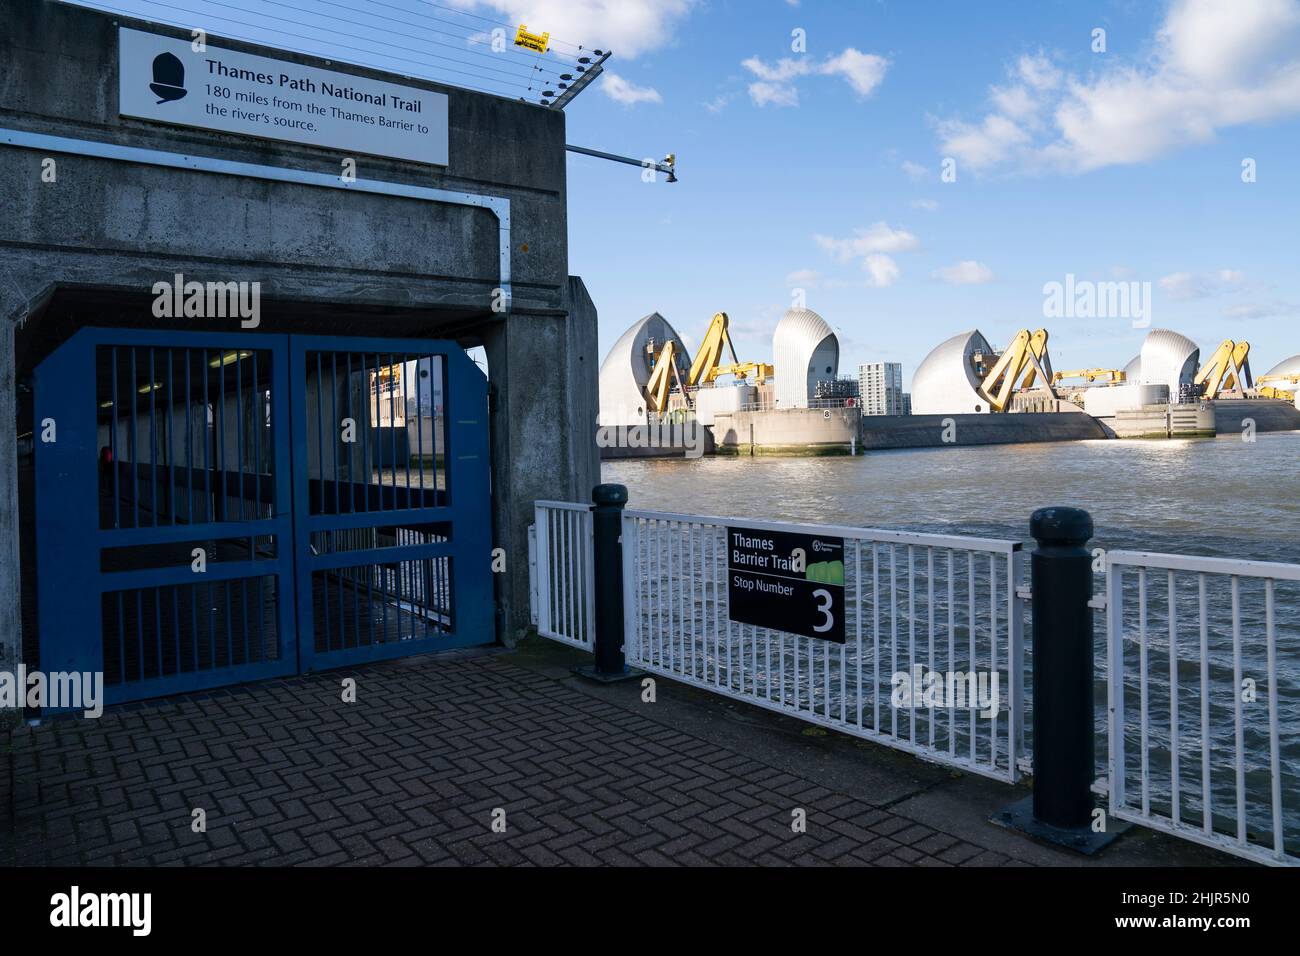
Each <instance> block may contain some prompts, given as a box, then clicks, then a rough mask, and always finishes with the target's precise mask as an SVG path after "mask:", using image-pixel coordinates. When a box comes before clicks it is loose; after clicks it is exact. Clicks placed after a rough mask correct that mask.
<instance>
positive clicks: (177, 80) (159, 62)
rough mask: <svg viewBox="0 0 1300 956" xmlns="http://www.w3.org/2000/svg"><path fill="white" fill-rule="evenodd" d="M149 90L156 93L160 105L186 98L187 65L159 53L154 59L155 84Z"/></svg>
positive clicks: (169, 55)
mask: <svg viewBox="0 0 1300 956" xmlns="http://www.w3.org/2000/svg"><path fill="white" fill-rule="evenodd" d="M149 89H151V90H153V91H154V95H155V96H157V97H158V102H159V103H170V102H171V101H172V100H181V99H184V98H185V94H186V93H187V92H188V91H187V90H186V89H185V64H184V63H182V62H181V61H180V59H179V58H177V57H175V56H173V55H172V54H170V53H159V54H158V55H157V56H156V57H154V59H153V82H152V83H150V84H149Z"/></svg>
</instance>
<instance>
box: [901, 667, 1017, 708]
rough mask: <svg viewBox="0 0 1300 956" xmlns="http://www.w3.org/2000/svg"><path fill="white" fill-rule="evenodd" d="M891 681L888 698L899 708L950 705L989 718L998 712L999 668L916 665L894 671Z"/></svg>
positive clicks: (945, 706) (943, 706)
mask: <svg viewBox="0 0 1300 956" xmlns="http://www.w3.org/2000/svg"><path fill="white" fill-rule="evenodd" d="M890 683H891V684H892V685H893V688H894V689H893V691H892V693H891V694H890V697H889V700H890V703H891V704H892V705H893V706H894V707H895V708H896V709H899V710H919V709H925V708H941V707H942V708H947V707H951V708H954V709H957V710H978V711H979V712H980V716H981V717H986V718H988V719H990V720H992V719H993V718H995V717H997V715H998V712H999V702H998V672H997V671H993V672H992V673H990V672H988V671H933V670H929V669H928V668H926V667H925V666H924V665H922V664H916V665H914V666H913V667H912V669H911V670H910V671H895V672H894V675H893V677H891V678H890Z"/></svg>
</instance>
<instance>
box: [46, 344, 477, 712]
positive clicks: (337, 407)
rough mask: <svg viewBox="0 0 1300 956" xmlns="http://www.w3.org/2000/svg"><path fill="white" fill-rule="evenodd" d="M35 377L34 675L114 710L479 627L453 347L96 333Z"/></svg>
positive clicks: (462, 372)
mask: <svg viewBox="0 0 1300 956" xmlns="http://www.w3.org/2000/svg"><path fill="white" fill-rule="evenodd" d="M33 384H34V407H35V435H34V438H35V446H36V493H35V505H36V522H35V528H36V533H35V552H36V564H37V589H36V590H37V626H38V629H39V632H40V635H39V638H40V667H41V669H42V670H43V671H45V672H47V673H52V672H56V671H102V672H103V673H104V681H105V688H106V692H105V699H106V701H107V702H108V703H116V702H121V701H126V700H134V699H140V698H145V697H157V696H163V695H167V694H174V693H181V692H185V691H192V690H199V689H203V688H209V687H216V686H221V685H226V684H234V683H240V682H243V681H248V680H255V679H259V678H266V677H275V676H280V675H285V674H292V673H296V672H305V671H310V670H319V669H322V668H327V667H334V666H339V665H344V664H352V663H358V662H361V661H367V660H377V659H384V658H389V657H396V656H400V655H404V654H411V653H419V652H424V651H429V650H436V649H442V648H448V647H460V646H466V645H471V644H485V643H490V642H491V641H492V640H493V639H494V632H493V610H492V585H491V580H490V564H489V554H490V544H489V538H488V529H489V528H490V526H491V524H490V510H489V507H490V506H489V500H490V499H489V488H488V460H487V435H486V427H487V422H486V413H487V397H486V382H485V380H484V377H483V375H482V373H481V372H479V370H478V368H477V367H476V366H475V365H474V363H473V362H472V361H470V360H469V358H468V357H467V356H466V355H465V354H464V352H463V350H461V349H460V348H459V347H458V346H456V345H455V344H454V343H443V342H429V341H422V340H421V341H415V340H396V341H373V340H351V339H338V338H329V339H325V338H319V339H317V338H301V337H297V336H283V335H271V334H255V335H249V334H209V333H181V332H162V331H129V330H122V329H98V328H88V329H82V330H81V331H79V332H77V333H76V334H75V335H74V336H73V337H72V338H71V339H69V340H68V342H66V343H65V344H63V345H62V346H60V347H59V349H58V350H57V351H55V352H54V353H52V354H51V355H50V356H48V357H47V358H46V359H45V360H44V361H43V362H42V363H41V364H40V365H39V366H38V367H37V369H36V371H35V375H34V382H33Z"/></svg>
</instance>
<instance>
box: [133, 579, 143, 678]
mask: <svg viewBox="0 0 1300 956" xmlns="http://www.w3.org/2000/svg"><path fill="white" fill-rule="evenodd" d="M132 593H133V594H134V595H135V645H136V650H137V652H138V653H139V655H140V668H139V670H140V676H139V677H138V678H137V679H138V680H144V590H143V589H137V590H135V591H133V592H132Z"/></svg>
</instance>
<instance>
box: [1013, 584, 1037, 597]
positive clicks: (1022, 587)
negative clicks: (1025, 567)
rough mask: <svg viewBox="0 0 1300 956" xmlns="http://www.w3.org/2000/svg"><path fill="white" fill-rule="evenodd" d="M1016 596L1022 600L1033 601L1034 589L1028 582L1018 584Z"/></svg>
mask: <svg viewBox="0 0 1300 956" xmlns="http://www.w3.org/2000/svg"><path fill="white" fill-rule="evenodd" d="M1016 597H1017V598H1019V599H1020V600H1022V601H1033V599H1034V592H1033V589H1032V588H1030V586H1029V585H1028V584H1017V585H1016Z"/></svg>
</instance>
